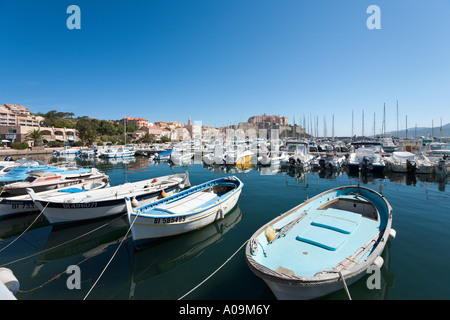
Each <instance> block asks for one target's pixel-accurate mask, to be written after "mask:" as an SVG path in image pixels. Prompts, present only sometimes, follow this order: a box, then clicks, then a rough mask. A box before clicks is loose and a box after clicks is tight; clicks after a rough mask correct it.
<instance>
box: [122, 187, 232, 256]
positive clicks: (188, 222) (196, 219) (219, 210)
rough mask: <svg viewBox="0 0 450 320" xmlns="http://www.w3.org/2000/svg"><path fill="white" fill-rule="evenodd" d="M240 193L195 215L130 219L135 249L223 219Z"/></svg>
mask: <svg viewBox="0 0 450 320" xmlns="http://www.w3.org/2000/svg"><path fill="white" fill-rule="evenodd" d="M240 194H241V191H240V190H239V191H237V192H236V193H235V194H234V195H233V196H232V197H230V198H229V199H227V200H226V201H224V202H223V203H222V204H221V206H215V207H212V208H210V209H207V210H205V211H203V212H199V213H198V214H196V215H192V216H190V217H189V218H187V217H181V218H180V217H176V218H175V217H174V218H170V217H167V218H147V217H140V216H136V217H131V220H130V223H133V226H132V228H131V231H132V233H133V239H134V241H135V245H136V246H137V247H139V246H141V245H143V244H144V243H146V242H148V241H149V240H152V239H159V238H164V237H170V236H174V235H178V234H183V233H186V232H191V231H194V230H197V229H201V228H203V227H205V226H207V225H209V224H211V223H213V222H214V221H216V220H220V219H223V218H224V217H225V216H226V215H227V214H228V213H229V212H231V211H232V210H233V208H234V207H235V206H236V204H237V202H238V200H239V196H240Z"/></svg>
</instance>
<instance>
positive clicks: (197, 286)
mask: <svg viewBox="0 0 450 320" xmlns="http://www.w3.org/2000/svg"><path fill="white" fill-rule="evenodd" d="M248 241H249V240H246V241H245V242H244V243H243V244H242V245H241V246H240V247H239V249H237V250H236V251H235V252H234V253H233V254H232V255H231V257H229V258H228V259H227V260H226V261H225V262H224V263H223V264H222V265H221V266H220V267H219V268H217V269H216V270H215V271H214V272H213V273H211V274H210V275H209V276H207V277H206V278H205V279H204V280H203V281H202V282H200V283H199V284H198V285H196V286H195V287H194V288H192V289H191V290H190V291H189V292H187V293H186V294H184V295H183V296H181V297H180V298H178V300H182V299H184V298H185V297H186V296H188V295H189V294H191V293H192V292H193V291H195V290H196V289H197V288H199V287H200V286H201V285H203V284H204V283H205V282H206V281H208V280H209V279H210V278H211V277H212V276H213V275H215V274H216V273H217V272H218V271H219V270H220V269H222V268H223V267H224V266H225V265H226V264H227V263H228V262H229V261H230V260H231V259H233V257H234V256H235V255H236V254H237V253H238V252H239V251H240V250H241V249H242V247H243V246H244V245H245V244H246V243H247V242H248Z"/></svg>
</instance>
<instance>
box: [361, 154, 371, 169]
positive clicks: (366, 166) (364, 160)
mask: <svg viewBox="0 0 450 320" xmlns="http://www.w3.org/2000/svg"><path fill="white" fill-rule="evenodd" d="M370 167H371V163H370V159H369V158H367V157H363V158H362V161H361V164H360V168H361V171H368V170H370Z"/></svg>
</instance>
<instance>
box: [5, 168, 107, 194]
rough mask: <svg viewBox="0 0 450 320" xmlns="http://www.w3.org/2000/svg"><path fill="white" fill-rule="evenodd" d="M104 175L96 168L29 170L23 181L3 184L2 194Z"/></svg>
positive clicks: (62, 186)
mask: <svg viewBox="0 0 450 320" xmlns="http://www.w3.org/2000/svg"><path fill="white" fill-rule="evenodd" d="M105 177H106V175H105V174H104V173H103V172H101V171H99V170H98V169H96V168H90V169H87V168H80V169H78V170H70V171H61V172H52V171H43V170H33V171H30V173H29V175H28V177H26V178H25V179H24V180H23V181H18V182H13V183H9V184H7V185H4V186H3V189H2V195H7V196H18V195H24V194H27V191H26V189H27V188H31V189H33V190H34V192H41V191H46V190H52V189H59V188H66V187H69V186H72V185H74V184H80V183H83V182H90V181H92V180H98V179H103V178H105Z"/></svg>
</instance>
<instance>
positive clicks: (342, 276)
mask: <svg viewBox="0 0 450 320" xmlns="http://www.w3.org/2000/svg"><path fill="white" fill-rule="evenodd" d="M338 273H339V275H340V278H341V280H342V283H343V284H344V289H345V292H346V293H347V296H348V299H349V300H352V296H351V295H350V292H349V291H348V288H347V284H346V283H345V278H344V275H343V274H342V272H341V271H339V272H338Z"/></svg>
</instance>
